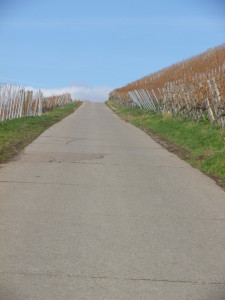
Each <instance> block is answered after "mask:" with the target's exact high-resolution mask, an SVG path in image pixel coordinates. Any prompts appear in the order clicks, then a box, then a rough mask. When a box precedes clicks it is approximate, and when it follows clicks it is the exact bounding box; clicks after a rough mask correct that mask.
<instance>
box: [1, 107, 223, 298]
mask: <svg viewBox="0 0 225 300" xmlns="http://www.w3.org/2000/svg"><path fill="white" fill-rule="evenodd" d="M0 198H1V201H0V299H1V300H25V299H32V300H33V299H47V300H58V299H60V300H61V299H66V300H70V299H71V300H72V299H104V300H105V299H125V300H126V299H129V300H130V299H135V300H136V299H152V300H176V299H177V300H183V299H191V300H203V299H204V300H214V299H215V300H218V299H221V300H222V299H223V300H224V299H225V193H224V192H223V191H222V190H221V189H220V188H219V187H218V186H217V185H216V184H215V183H214V182H213V181H212V180H211V179H210V178H208V177H207V176H205V175H203V174H202V173H201V172H199V171H198V170H196V169H193V168H192V167H191V166H190V165H188V164H187V163H186V162H184V161H182V160H180V159H179V158H177V157H176V156H175V155H174V154H171V153H170V152H168V151H167V150H165V149H164V148H162V147H161V146H160V145H158V144H157V143H156V142H154V141H153V140H152V139H151V138H150V137H149V136H148V135H146V134H145V133H144V132H142V131H141V130H139V129H137V128H135V127H133V126H132V125H130V124H128V123H125V122H124V121H122V120H120V119H119V118H118V117H117V116H116V115H115V114H113V112H111V111H110V110H109V109H108V108H107V107H106V106H105V105H104V104H103V103H84V104H83V105H82V106H81V107H80V108H79V109H78V110H77V111H76V112H75V113H74V114H72V115H70V116H69V117H67V118H66V119H64V120H63V121H61V122H60V123H58V124H56V125H54V126H53V127H51V128H50V129H48V130H47V131H45V132H44V133H43V134H42V135H41V136H40V137H39V138H37V139H36V140H35V141H34V142H33V143H32V144H30V145H29V146H28V147H27V148H26V149H25V150H24V151H23V152H22V153H21V154H20V155H19V157H16V158H15V159H14V160H13V161H11V162H9V163H6V164H4V165H1V167H0Z"/></svg>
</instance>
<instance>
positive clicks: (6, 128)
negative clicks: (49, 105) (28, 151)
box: [0, 102, 80, 163]
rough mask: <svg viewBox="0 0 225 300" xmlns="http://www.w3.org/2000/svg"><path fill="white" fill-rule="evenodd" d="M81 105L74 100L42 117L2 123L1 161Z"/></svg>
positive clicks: (0, 138)
mask: <svg viewBox="0 0 225 300" xmlns="http://www.w3.org/2000/svg"><path fill="white" fill-rule="evenodd" d="M79 105H80V102H73V103H72V104H69V105H66V106H64V107H60V108H56V109H54V110H52V111H50V112H48V113H46V114H43V115H42V116H40V117H38V116H36V117H24V118H20V119H13V120H7V121H5V122H3V123H0V163H2V162H4V161H6V160H7V159H9V158H11V157H12V156H14V155H15V154H16V153H18V152H19V151H20V150H21V149H23V148H24V147H25V146H27V145H28V144H29V143H31V142H32V141H33V140H34V139H35V138H36V137H37V136H39V135H40V134H41V133H42V132H43V131H45V130H46V129H47V128H49V127H50V126H52V125H53V124H55V123H57V122H59V121H60V120H62V119H63V118H65V117H67V116H68V115H70V114H71V113H73V112H74V111H75V110H76V109H77V108H78V107H79Z"/></svg>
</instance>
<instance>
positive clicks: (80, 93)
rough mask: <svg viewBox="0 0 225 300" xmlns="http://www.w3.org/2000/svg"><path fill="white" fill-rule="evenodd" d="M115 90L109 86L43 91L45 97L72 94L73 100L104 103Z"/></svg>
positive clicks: (74, 87)
mask: <svg viewBox="0 0 225 300" xmlns="http://www.w3.org/2000/svg"><path fill="white" fill-rule="evenodd" d="M26 89H27V90H33V91H37V90H38V89H36V88H33V87H30V86H29V87H26ZM112 90H113V88H110V87H108V86H100V87H88V86H79V85H76V86H69V87H64V88H53V89H41V91H42V92H43V94H44V96H45V97H49V96H53V95H60V94H64V93H69V94H71V97H72V99H73V100H88V101H94V102H102V101H106V100H108V95H109V93H110V91H112Z"/></svg>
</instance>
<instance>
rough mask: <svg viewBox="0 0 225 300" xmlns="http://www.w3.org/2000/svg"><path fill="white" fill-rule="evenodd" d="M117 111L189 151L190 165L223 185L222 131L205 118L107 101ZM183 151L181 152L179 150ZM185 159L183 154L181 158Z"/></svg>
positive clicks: (224, 136)
mask: <svg viewBox="0 0 225 300" xmlns="http://www.w3.org/2000/svg"><path fill="white" fill-rule="evenodd" d="M107 105H108V106H110V107H111V108H112V109H113V110H114V111H115V113H116V114H118V115H119V116H120V117H121V118H122V119H124V120H126V121H128V122H130V123H131V124H133V125H135V126H137V127H139V128H141V129H143V130H145V131H147V132H148V129H151V130H152V131H153V132H154V133H156V134H157V135H158V136H160V137H161V138H162V139H164V140H166V141H169V142H171V143H173V144H174V145H176V146H177V147H179V148H180V149H183V150H184V151H186V152H188V153H189V155H188V159H186V160H187V161H188V162H189V163H191V164H192V166H194V167H197V168H198V169H200V170H201V171H203V172H204V173H206V174H208V175H210V176H212V177H214V178H216V179H219V181H220V183H221V185H223V186H225V132H224V129H221V128H220V127H218V126H211V125H210V124H209V122H208V121H204V122H200V123H199V124H197V123H196V122H191V121H190V120H185V121H183V120H182V119H181V118H180V117H177V118H173V117H171V116H163V115H161V114H156V113H154V112H152V111H146V110H142V109H140V108H127V107H125V106H122V105H118V104H117V103H116V102H115V101H112V100H110V101H108V102H107ZM181 152H182V151H181ZM182 158H184V157H182Z"/></svg>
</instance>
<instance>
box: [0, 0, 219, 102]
mask: <svg viewBox="0 0 225 300" xmlns="http://www.w3.org/2000/svg"><path fill="white" fill-rule="evenodd" d="M0 40H1V42H0V57H1V59H0V81H1V82H13V83H17V84H21V85H25V86H29V87H33V88H42V89H44V90H45V93H46V94H52V93H60V92H64V91H69V92H71V93H72V95H73V97H74V98H86V99H90V100H100V101H102V100H106V98H107V93H108V92H109V91H110V90H112V89H114V88H117V87H120V86H123V85H125V84H127V83H128V82H131V81H133V80H136V79H138V78H140V77H143V76H145V75H147V74H149V73H152V72H154V71H157V70H160V69H162V68H164V67H166V66H169V65H170V64H173V63H176V62H178V61H180V60H182V59H186V58H189V57H191V56H193V55H196V54H199V53H201V52H203V51H205V50H207V49H208V48H211V47H215V46H217V45H220V44H222V43H224V42H225V1H222V0H212V1H209V0H205V1H202V0H199V1H198V0H195V1H192V0H188V1H182V0H179V1H178V0H170V1H165V0H158V1H151V0H148V1H147V0H139V1H135V0H129V1H128V0H120V1H118V0H114V1H103V0H92V1H91V0H88V1H87V0H86V1H85V0H82V1H76V0H74V1H73V0H64V1H58V0H37V1H28V0H0Z"/></svg>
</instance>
